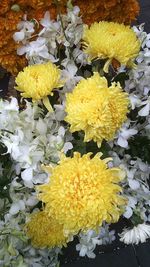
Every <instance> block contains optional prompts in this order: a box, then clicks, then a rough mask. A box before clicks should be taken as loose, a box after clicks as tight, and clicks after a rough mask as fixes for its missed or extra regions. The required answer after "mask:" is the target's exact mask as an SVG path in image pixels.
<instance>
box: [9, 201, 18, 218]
mask: <svg viewBox="0 0 150 267" xmlns="http://www.w3.org/2000/svg"><path fill="white" fill-rule="evenodd" d="M19 210H20V206H19V203H18V202H16V203H13V204H12V205H11V208H10V210H9V213H10V214H11V215H15V214H17V213H18V212H19Z"/></svg>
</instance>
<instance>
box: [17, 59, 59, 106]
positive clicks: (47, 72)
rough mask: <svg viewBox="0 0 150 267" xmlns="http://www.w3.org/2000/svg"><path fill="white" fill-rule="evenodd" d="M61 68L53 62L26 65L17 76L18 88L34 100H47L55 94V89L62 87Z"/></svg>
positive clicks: (22, 93)
mask: <svg viewBox="0 0 150 267" xmlns="http://www.w3.org/2000/svg"><path fill="white" fill-rule="evenodd" d="M60 75H61V70H59V69H58V68H57V67H56V66H55V65H54V64H53V63H51V62H48V63H45V64H39V65H32V66H28V67H25V68H24V70H23V71H21V72H19V73H18V75H17V77H16V84H17V87H16V89H17V90H18V91H20V92H21V96H23V97H27V98H32V100H33V101H37V100H40V99H43V100H45V99H46V97H47V96H48V95H52V94H53V92H52V91H53V89H55V88H58V87H61V86H62V82H60Z"/></svg>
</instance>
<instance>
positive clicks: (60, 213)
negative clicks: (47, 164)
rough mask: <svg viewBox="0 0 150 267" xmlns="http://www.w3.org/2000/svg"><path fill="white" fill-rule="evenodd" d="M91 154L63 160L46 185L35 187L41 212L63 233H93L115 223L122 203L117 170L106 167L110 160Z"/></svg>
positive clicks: (77, 154)
mask: <svg viewBox="0 0 150 267" xmlns="http://www.w3.org/2000/svg"><path fill="white" fill-rule="evenodd" d="M91 154H92V153H88V154H85V155H83V156H82V157H81V155H80V153H77V152H76V153H74V157H73V158H69V157H68V158H67V157H65V156H64V157H63V158H62V159H61V161H60V163H59V165H57V166H56V167H55V168H54V169H53V171H52V175H51V178H50V182H49V183H48V184H45V185H41V186H38V190H40V192H39V195H38V197H39V199H40V200H42V201H43V202H44V203H45V210H46V212H48V214H49V216H50V217H53V218H55V219H56V221H58V222H59V223H61V224H62V225H63V228H64V233H65V234H66V235H67V234H77V233H78V232H79V231H80V230H82V231H86V230H89V229H97V227H98V226H100V225H101V224H102V222H103V221H106V222H108V223H111V222H116V221H118V219H119V217H120V215H121V213H122V212H123V209H122V205H124V204H125V202H126V200H125V199H124V198H123V197H122V196H121V195H120V194H119V193H120V192H121V187H120V186H119V185H118V182H119V181H120V180H121V179H122V178H123V175H122V171H121V170H120V169H119V168H111V169H109V168H108V167H107V162H108V161H109V160H110V158H107V159H104V160H102V159H100V156H101V155H100V154H97V155H96V156H95V157H93V158H90V156H91Z"/></svg>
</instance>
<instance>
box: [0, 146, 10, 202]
mask: <svg viewBox="0 0 150 267" xmlns="http://www.w3.org/2000/svg"><path fill="white" fill-rule="evenodd" d="M5 153H6V148H5V147H4V146H2V144H0V162H1V165H2V171H1V172H0V198H1V199H4V198H7V199H8V200H9V202H11V199H10V196H9V187H10V182H11V179H12V175H13V168H12V161H11V159H10V156H9V155H8V154H5Z"/></svg>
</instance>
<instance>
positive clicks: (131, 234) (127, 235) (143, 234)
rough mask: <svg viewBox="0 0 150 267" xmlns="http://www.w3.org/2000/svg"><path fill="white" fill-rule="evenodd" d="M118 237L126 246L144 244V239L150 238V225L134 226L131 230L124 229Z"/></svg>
mask: <svg viewBox="0 0 150 267" xmlns="http://www.w3.org/2000/svg"><path fill="white" fill-rule="evenodd" d="M120 237H121V238H120V241H122V242H124V243H125V244H127V245H129V244H136V245H137V244H139V243H140V242H141V243H144V242H145V241H146V239H148V238H150V225H147V224H145V223H143V224H138V225H137V226H134V227H133V229H125V230H124V231H123V232H122V233H121V234H120Z"/></svg>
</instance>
